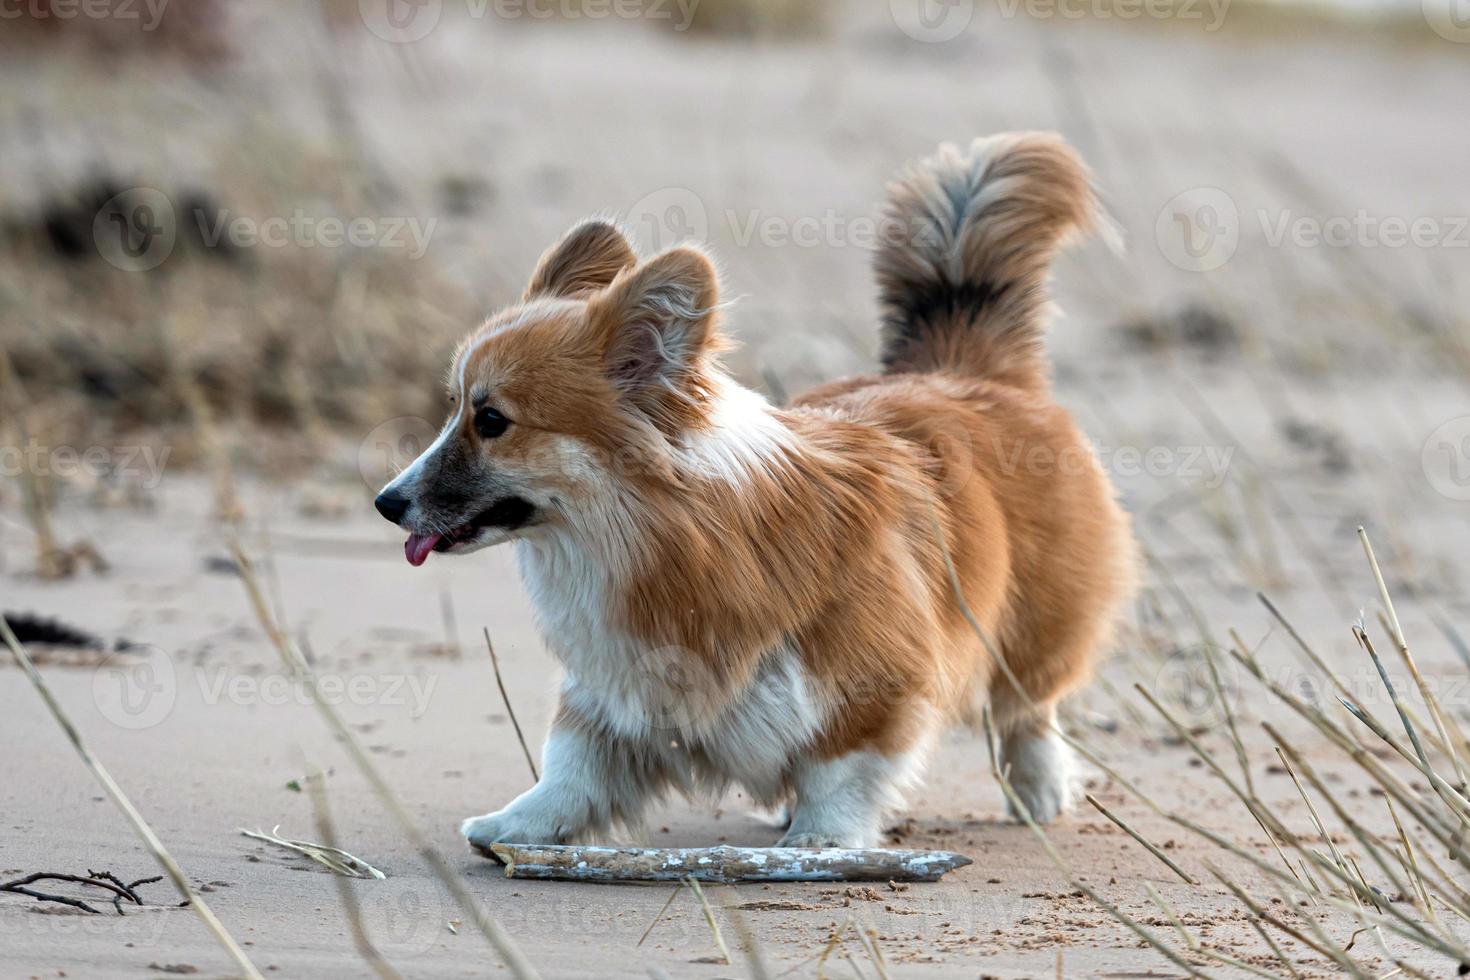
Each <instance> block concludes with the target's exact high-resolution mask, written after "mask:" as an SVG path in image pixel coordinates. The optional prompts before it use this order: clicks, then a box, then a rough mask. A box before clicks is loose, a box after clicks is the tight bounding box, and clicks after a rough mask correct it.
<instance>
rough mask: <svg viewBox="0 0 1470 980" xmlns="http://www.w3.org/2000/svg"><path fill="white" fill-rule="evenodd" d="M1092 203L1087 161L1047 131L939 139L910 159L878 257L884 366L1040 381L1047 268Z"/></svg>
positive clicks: (1090, 214) (1084, 226) (892, 197)
mask: <svg viewBox="0 0 1470 980" xmlns="http://www.w3.org/2000/svg"><path fill="white" fill-rule="evenodd" d="M1096 213H1097V200H1096V198H1095V197H1094V196H1093V192H1092V185H1091V181H1090V177H1089V174H1088V171H1087V167H1086V166H1085V165H1084V164H1083V163H1082V161H1081V159H1080V158H1079V157H1078V156H1077V154H1076V152H1075V151H1073V150H1072V148H1071V147H1070V146H1068V145H1067V144H1066V143H1065V142H1064V141H1063V140H1062V139H1061V137H1059V136H1056V135H1054V134H1051V133H1003V134H1001V135H998V136H989V137H982V138H980V139H977V140H975V141H974V142H973V143H971V144H970V146H969V148H968V149H966V150H961V149H960V148H958V147H956V146H955V145H954V144H952V143H945V144H943V145H941V146H940V147H939V150H938V151H937V152H936V153H935V154H934V155H933V156H932V157H929V158H928V159H926V160H922V161H920V162H919V163H918V164H915V165H912V166H910V167H909V169H907V170H906V171H904V172H903V173H902V174H900V175H899V177H898V179H897V180H895V181H894V182H893V183H892V184H891V185H889V188H888V203H887V206H886V207H885V210H884V219H885V221H884V229H885V233H886V234H885V236H884V237H885V241H884V243H883V245H882V246H881V247H880V248H879V250H878V254H877V258H876V260H875V262H874V267H875V270H876V272H877V276H878V287H879V291H880V295H879V301H880V303H881V305H882V312H883V365H884V367H885V368H887V369H888V370H889V371H891V372H897V371H938V370H950V371H963V372H965V373H967V374H972V375H978V376H981V377H984V378H988V379H992V380H996V381H1001V382H1005V383H1008V384H1015V385H1020V386H1024V387H1035V386H1037V385H1044V384H1045V383H1046V381H1045V379H1046V376H1047V368H1046V360H1045V356H1044V353H1043V348H1042V327H1043V325H1044V319H1045V312H1046V306H1047V300H1046V279H1047V271H1048V269H1049V268H1050V266H1051V262H1052V258H1053V257H1054V256H1055V255H1056V253H1057V250H1058V249H1059V248H1060V247H1061V246H1062V245H1063V244H1064V243H1065V241H1066V240H1067V239H1068V238H1069V237H1070V236H1071V235H1072V234H1073V233H1074V232H1083V231H1088V230H1090V229H1091V228H1092V227H1093V226H1094V224H1095V222H1096Z"/></svg>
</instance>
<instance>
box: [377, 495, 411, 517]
mask: <svg viewBox="0 0 1470 980" xmlns="http://www.w3.org/2000/svg"><path fill="white" fill-rule="evenodd" d="M373 506H374V507H376V508H378V513H379V514H382V515H383V516H384V517H386V518H388V520H389V521H391V522H393V523H394V524H397V523H398V522H399V521H401V520H403V515H404V514H406V513H408V498H406V497H400V496H398V495H397V494H395V493H389V492H388V491H386V490H384V491H383V492H382V493H380V494H378V499H377V500H374V501H373Z"/></svg>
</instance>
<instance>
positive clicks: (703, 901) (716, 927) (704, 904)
mask: <svg viewBox="0 0 1470 980" xmlns="http://www.w3.org/2000/svg"><path fill="white" fill-rule="evenodd" d="M684 884H686V885H688V886H689V889H690V890H691V891H693V892H694V897H695V898H697V899H699V907H700V908H701V909H703V910H704V921H705V922H707V923H709V931H710V933H711V934H712V935H713V936H714V937H715V945H716V946H718V947H719V949H720V955H721V956H723V957H724V958H725V965H726V966H733V965H734V964H735V961H734V960H733V959H731V958H730V950H729V948H728V947H727V946H726V945H725V937H724V936H722V935H720V924H719V923H718V922H717V921H715V910H714V909H713V908H711V907H710V904H709V899H708V898H705V896H704V889H703V888H700V887H699V880H698V879H696V878H695V877H694V876H693V875H690V876H689V877H688V878H685V879H684Z"/></svg>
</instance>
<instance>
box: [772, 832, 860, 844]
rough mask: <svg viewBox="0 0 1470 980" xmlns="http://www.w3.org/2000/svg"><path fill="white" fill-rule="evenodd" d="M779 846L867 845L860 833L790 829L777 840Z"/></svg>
mask: <svg viewBox="0 0 1470 980" xmlns="http://www.w3.org/2000/svg"><path fill="white" fill-rule="evenodd" d="M776 846H777V847H867V846H868V842H867V841H866V840H864V839H863V835H862V834H860V833H852V832H843V831H838V830H833V831H821V830H814V831H811V830H808V831H790V832H789V833H787V834H786V836H785V837H782V838H781V839H780V840H778V841H776Z"/></svg>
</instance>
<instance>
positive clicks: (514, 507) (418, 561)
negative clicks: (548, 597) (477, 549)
mask: <svg viewBox="0 0 1470 980" xmlns="http://www.w3.org/2000/svg"><path fill="white" fill-rule="evenodd" d="M535 512H536V506H535V505H534V504H532V503H531V502H530V501H528V500H524V499H522V498H520V497H506V498H505V499H504V500H498V501H496V502H495V503H494V504H492V505H491V506H489V507H488V508H486V509H485V510H483V511H481V512H480V513H479V514H478V515H476V516H475V517H474V518H473V519H471V520H469V521H467V522H465V523H464V524H460V525H458V526H457V527H453V528H450V529H449V530H448V531H445V532H443V533H436V534H419V533H418V532H413V533H411V534H409V536H408V540H407V541H405V542H404V543H403V554H404V556H405V557H406V558H407V559H408V563H409V564H410V565H412V566H414V567H415V568H417V567H418V566H420V565H422V564H423V563H424V562H426V561H428V559H429V553H430V552H434V551H448V550H449V549H451V548H453V547H454V546H455V545H458V544H465V543H467V542H470V541H473V540H474V539H475V538H477V537H479V535H480V532H481V531H483V530H485V529H486V528H497V529H499V530H502V531H514V530H516V529H517V528H521V527H524V526H525V525H526V524H527V522H529V521H530V519H531V515H533V514H534V513H535Z"/></svg>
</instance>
